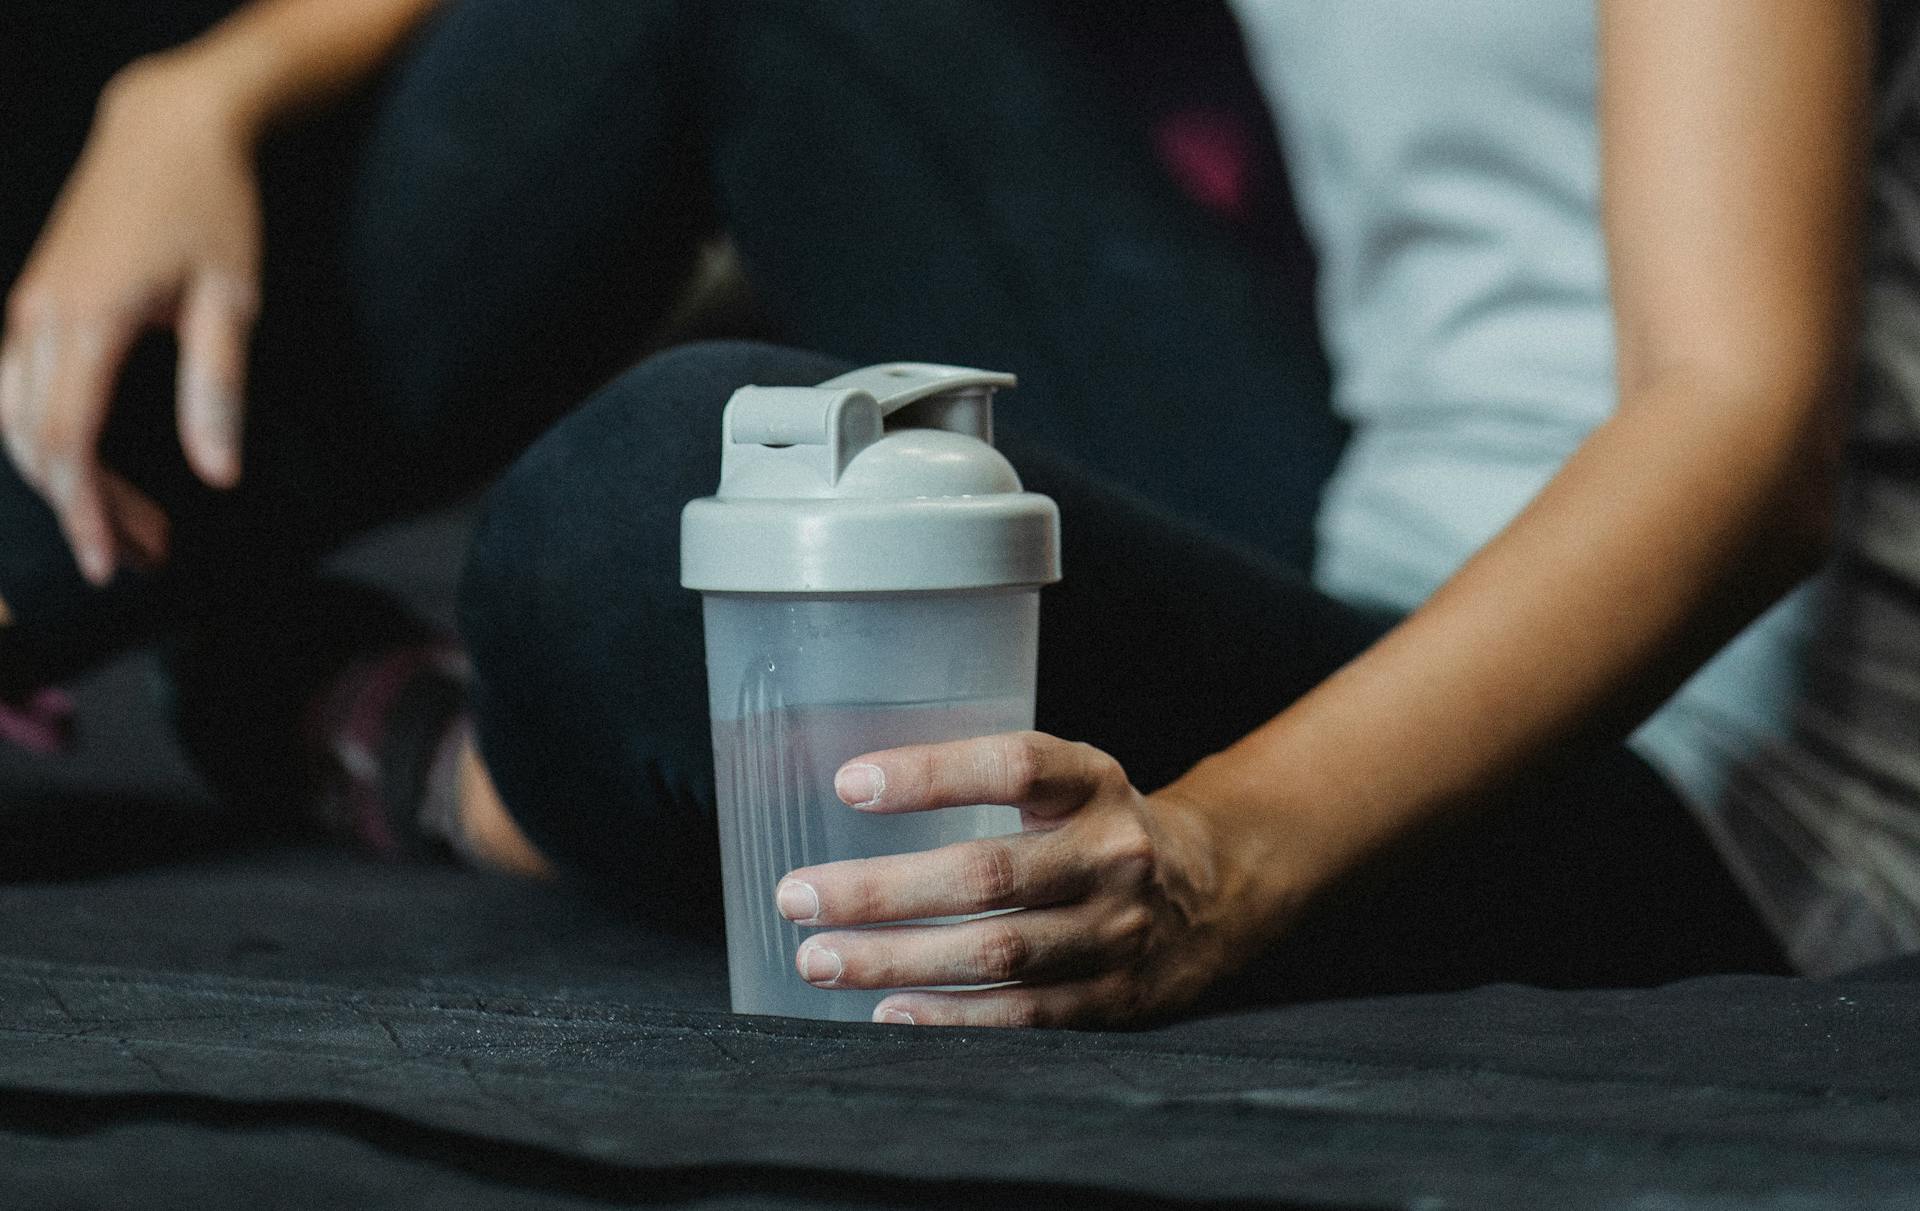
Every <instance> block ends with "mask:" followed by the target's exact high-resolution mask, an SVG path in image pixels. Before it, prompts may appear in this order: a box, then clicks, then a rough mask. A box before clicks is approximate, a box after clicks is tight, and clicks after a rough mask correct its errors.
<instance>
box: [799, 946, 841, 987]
mask: <svg viewBox="0 0 1920 1211" xmlns="http://www.w3.org/2000/svg"><path fill="white" fill-rule="evenodd" d="M845 970H846V964H844V963H842V962H841V961H840V952H839V951H837V950H828V949H827V948H826V947H824V946H822V945H820V944H819V943H818V942H813V941H809V942H807V943H806V944H805V945H803V946H802V947H801V948H800V974H801V975H802V976H804V977H806V981H807V983H809V984H831V983H833V982H834V981H836V980H838V979H839V978H840V973H841V972H842V971H845Z"/></svg>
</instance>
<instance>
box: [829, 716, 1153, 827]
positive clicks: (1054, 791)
mask: <svg viewBox="0 0 1920 1211" xmlns="http://www.w3.org/2000/svg"><path fill="white" fill-rule="evenodd" d="M1113 778H1124V775H1123V774H1121V773H1120V767H1119V765H1118V763H1116V762H1115V761H1114V760H1113V759H1112V758H1111V757H1108V756H1107V755H1106V754H1105V753H1102V752H1101V751H1100V750H1099V749H1096V748H1094V747H1093V746H1091V745H1087V744H1075V743H1073V742H1071V741H1067V740H1062V739H1060V738H1059V737H1057V736H1049V735H1046V734H1045V733H1043V732H1006V733H1002V734H1000V735H997V736H982V737H979V738H978V739H974V740H952V741H948V742H946V743H944V744H915V745H909V746H907V747H904V748H895V749H887V750H886V751H884V752H878V753H868V754H866V755H865V756H861V757H855V758H854V759H853V760H852V761H849V762H847V763H846V764H845V765H843V766H841V767H840V770H839V773H837V774H836V775H835V776H834V780H833V788H834V791H835V793H837V794H838V795H839V796H840V798H841V800H842V801H843V802H845V803H846V804H847V805H848V806H850V807H857V808H859V809H860V810H862V811H870V812H919V811H930V810H933V809H935V808H942V807H965V806H968V805H970V804H974V803H1005V804H1011V805H1012V806H1014V807H1018V808H1020V809H1021V810H1022V811H1025V812H1028V813H1031V814H1033V815H1037V816H1042V817H1050V816H1061V815H1065V814H1066V813H1068V812H1071V811H1073V810H1075V809H1076V808H1078V807H1080V806H1081V805H1082V804H1084V803H1085V802H1086V801H1087V800H1088V799H1089V798H1091V797H1092V796H1093V795H1094V793H1095V792H1096V791H1098V790H1099V789H1100V788H1101V787H1102V786H1103V785H1105V784H1106V783H1107V782H1108V781H1109V780H1110V779H1113Z"/></svg>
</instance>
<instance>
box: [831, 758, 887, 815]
mask: <svg viewBox="0 0 1920 1211" xmlns="http://www.w3.org/2000/svg"><path fill="white" fill-rule="evenodd" d="M886 789H887V775H886V773H885V772H884V771H882V770H881V768H880V767H879V766H877V765H867V764H865V763H864V762H863V763H861V764H859V765H843V766H841V767H840V772H839V773H838V774H835V775H834V778H833V790H834V793H835V794H837V795H839V796H840V798H841V800H842V801H844V802H845V803H846V804H848V805H849V806H851V807H872V806H873V805H874V804H876V803H878V802H880V795H881V794H882V792H884V791H885V790H886Z"/></svg>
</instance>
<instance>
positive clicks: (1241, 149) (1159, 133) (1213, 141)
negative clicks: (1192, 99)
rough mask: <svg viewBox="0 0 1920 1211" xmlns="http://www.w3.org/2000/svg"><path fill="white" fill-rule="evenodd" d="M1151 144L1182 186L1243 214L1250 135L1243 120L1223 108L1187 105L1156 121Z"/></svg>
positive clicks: (1228, 213)
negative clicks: (1189, 107)
mask: <svg viewBox="0 0 1920 1211" xmlns="http://www.w3.org/2000/svg"><path fill="white" fill-rule="evenodd" d="M1153 144H1154V150H1155V151H1156V152H1158V153H1159V156H1160V162H1161V163H1162V164H1165V165H1166V167H1167V170H1168V171H1169V172H1171V173H1172V174H1173V178H1174V180H1175V181H1176V182H1177V183H1178V184H1179V186H1180V189H1181V191H1182V192H1183V193H1185V194H1186V195H1187V196H1188V197H1190V198H1192V199H1193V200H1194V201H1195V202H1198V203H1199V204H1200V205H1202V206H1204V207H1206V208H1207V209H1208V210H1211V211H1213V212H1214V213H1216V214H1219V215H1222V216H1225V217H1226V218H1230V219H1243V218H1245V217H1246V210H1247V205H1248V200H1247V188H1248V182H1247V173H1248V167H1249V163H1250V161H1251V159H1252V137H1251V135H1250V133H1249V132H1248V130H1247V126H1246V120H1245V119H1244V118H1242V117H1241V116H1240V115H1239V114H1237V113H1234V112H1232V111H1230V110H1223V109H1187V110H1181V111H1179V112H1178V113H1173V114H1169V115H1167V116H1166V117H1165V118H1162V119H1161V120H1160V121H1159V122H1156V123H1155V124H1154V127H1153Z"/></svg>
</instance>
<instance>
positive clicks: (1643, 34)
mask: <svg viewBox="0 0 1920 1211" xmlns="http://www.w3.org/2000/svg"><path fill="white" fill-rule="evenodd" d="M1870 9H1871V5H1870V2H1869V0H1602V3H1601V12H1602V17H1603V20H1602V27H1601V28H1602V36H1601V42H1602V64H1603V65H1602V75H1603V86H1604V87H1603V94H1604V100H1603V105H1602V108H1603V114H1602V122H1603V128H1604V135H1605V139H1604V143H1605V166H1604V182H1605V190H1606V200H1605V209H1606V215H1605V219H1606V225H1607V234H1608V237H1609V243H1610V248H1611V256H1612V268H1613V292H1614V309H1615V313H1616V317H1617V320H1618V330H1619V338H1618V339H1619V377H1620V401H1619V407H1618V410H1617V412H1616V413H1615V415H1614V416H1613V417H1612V419H1610V420H1609V421H1608V422H1607V423H1606V424H1604V425H1602V426H1600V427H1599V428H1598V429H1597V430H1596V431H1595V432H1594V433H1593V434H1592V435H1591V436H1590V437H1589V438H1588V440H1587V441H1586V442H1585V443H1584V444H1583V445H1582V446H1581V448H1580V449H1579V450H1578V452H1577V453H1576V454H1575V455H1574V457H1573V458H1571V459H1570V460H1569V461H1568V462H1567V464H1566V466H1565V467H1563V468H1562V469H1561V471H1560V473H1559V474H1558V475H1556V476H1555V477H1554V479H1553V480H1552V482H1551V483H1550V484H1549V485H1548V486H1547V488H1546V489H1545V491H1543V492H1542V493H1541V495H1540V496H1539V497H1538V498H1537V499H1536V500H1535V501H1534V502H1533V503H1532V504H1531V505H1530V506H1529V507H1528V508H1527V509H1526V510H1525V511H1524V512H1523V513H1522V514H1521V515H1520V516H1519V517H1518V518H1516V519H1515V520H1514V521H1513V523H1512V524H1511V525H1510V526H1508V527H1507V529H1506V530H1505V531H1504V532H1502V533H1501V534H1500V535H1499V536H1498V537H1497V538H1495V539H1494V540H1493V541H1492V542H1491V543H1489V544H1488V545H1487V546H1486V547H1485V548H1484V549H1483V550H1482V551H1481V552H1480V553H1479V554H1478V555H1476V556H1475V557H1474V558H1473V559H1472V560H1471V561H1469V562H1468V563H1467V564H1466V566H1465V567H1463V568H1462V569H1461V570H1460V571H1459V572H1458V573H1457V574H1456V575H1455V576H1454V578H1453V579H1452V580H1451V581H1449V582H1448V583H1447V584H1446V585H1445V586H1443V587H1442V589H1441V590H1440V592H1438V593H1437V594H1435V596H1434V597H1433V599H1432V600H1431V601H1430V602H1429V603H1428V604H1427V605H1426V606H1425V607H1423V608H1422V609H1420V610H1419V611H1418V612H1417V613H1415V614H1414V616H1413V617H1412V618H1410V619H1409V620H1408V621H1407V622H1406V623H1404V624H1403V625H1402V626H1400V627H1399V628H1398V629H1396V630H1395V631H1394V632H1393V633H1392V634H1390V635H1388V636H1387V637H1386V638H1385V639H1384V640H1382V641H1381V642H1380V643H1379V644H1377V645H1375V647H1373V648H1372V649H1371V650H1369V651H1367V652H1366V653H1364V654H1363V655H1361V656H1360V657H1359V658H1358V659H1356V660H1354V661H1353V662H1352V663H1351V664H1349V665H1348V666H1347V667H1346V668H1345V669H1343V670H1342V671H1341V672H1339V673H1338V674H1336V675H1335V676H1334V677H1332V678H1330V679H1329V680H1328V681H1326V682H1325V683H1324V684H1323V685H1321V686H1320V687H1319V688H1317V689H1316V690H1315V691H1314V692H1313V693H1311V694H1309V695H1308V696H1307V697H1305V698H1303V699H1302V700H1301V701H1300V702H1299V703H1297V704H1296V705H1295V706H1294V707H1292V708H1291V709H1289V710H1287V711H1285V712H1284V713H1282V714H1281V715H1279V716H1278V717H1276V718H1275V719H1273V720H1272V721H1270V722H1269V723H1267V724H1266V725H1265V726H1263V727H1261V728H1260V729H1258V730H1257V731H1255V732H1254V733H1253V734H1251V735H1250V736H1248V737H1246V738H1245V739H1244V740H1242V741H1241V742H1240V743H1238V744H1236V745H1234V746H1233V747H1231V748H1229V749H1228V750H1227V751H1225V752H1224V753H1221V754H1219V755H1217V756H1215V757H1212V758H1209V759H1208V760H1206V761H1203V762H1202V763H1201V764H1200V765H1198V766H1197V767H1195V769H1194V770H1193V771H1192V772H1191V773H1189V774H1188V775H1187V776H1185V777H1184V778H1182V779H1180V780H1179V781H1178V782H1176V783H1175V784H1174V785H1172V786H1170V787H1167V788H1166V789H1164V790H1162V791H1160V792H1158V793H1156V794H1153V795H1141V794H1140V792H1139V791H1137V790H1136V789H1134V788H1133V787H1132V786H1131V785H1130V784H1129V782H1128V779H1127V777H1126V775H1125V773H1124V772H1123V771H1122V770H1121V768H1120V766H1119V765H1118V763H1116V762H1115V761H1114V760H1113V759H1112V758H1111V757H1108V756H1107V755H1105V754H1103V753H1100V752H1098V751H1097V750H1094V749H1092V748H1089V747H1088V746H1086V745H1075V744H1069V743H1067V742H1066V741H1062V740H1058V739H1055V738H1053V737H1049V736H1040V735H1036V734H1026V735H1014V736H993V737H987V738H985V739H981V740H968V741H959V742H955V743H953V744H947V745H929V746H921V747H915V748H903V749H895V750H892V751H889V752H884V753H874V754H868V755H866V756H863V757H858V758H855V760H854V762H853V763H851V764H849V765H848V766H845V767H843V768H842V770H841V775H842V777H843V778H845V779H847V782H846V784H845V785H844V786H843V787H842V788H841V797H842V798H843V799H845V800H846V801H847V802H848V803H849V804H856V805H859V807H860V809H861V810H865V811H889V812H891V811H923V810H928V809H935V808H940V807H944V806H951V805H954V804H963V803H1015V804H1018V805H1019V806H1020V807H1022V809H1023V810H1024V811H1025V813H1026V817H1027V820H1028V822H1029V830H1028V831H1026V832H1024V833H1021V834H1019V835H1018V836H1015V837H1008V838H996V839H992V840H987V841H974V842H967V843H964V844H961V845H956V846H950V847H948V848H947V849H945V850H936V851H934V852H932V853H929V854H912V855H903V856H900V857H894V858H877V859H869V860H866V861H862V862H840V863H832V864H829V865H825V866H816V867H809V868H804V869H802V870H798V871H795V872H793V873H792V874H791V875H790V876H788V878H787V880H786V881H785V882H783V884H782V887H781V893H780V896H779V903H780V905H781V907H782V911H783V912H785V913H786V915H787V916H788V917H789V918H791V919H795V920H801V921H803V922H804V923H806V924H809V925H821V926H827V927H829V928H828V930H827V931H826V932H823V933H820V934H816V935H814V936H813V937H811V938H809V939H808V940H807V941H806V943H804V944H803V945H802V947H801V949H800V953H799V954H798V955H796V958H795V962H796V966H797V967H798V969H799V971H800V974H801V975H802V976H803V977H804V978H807V979H809V980H813V981H814V982H816V983H821V984H822V985H823V986H826V987H834V988H848V987H855V988H857V987H883V988H897V987H902V986H918V987H923V988H924V987H926V986H930V985H942V984H970V983H989V982H996V981H1001V980H1007V979H1014V980H1019V981H1021V982H1020V983H1018V984H1014V985H1011V986H1003V987H996V988H989V989H983V990H978V991H966V992H934V991H916V992H904V993H896V994H894V995H891V996H889V997H888V998H887V999H886V1000H885V1001H884V1002H882V1004H881V1006H880V1008H879V1010H878V1014H879V1016H880V1017H881V1019H882V1020H887V1021H902V1022H905V1021H911V1022H914V1023H917V1024H921V1025H926V1024H930V1023H941V1024H972V1025H1031V1024H1040V1025H1076V1024H1078V1025H1084V1024H1092V1023H1105V1022H1132V1021H1137V1020H1139V1019H1140V1018H1143V1017H1152V1016H1156V1015H1158V1014H1163V1013H1165V1012H1168V1011H1169V1010H1172V1009H1177V1008H1180V1007H1181V1006H1183V1005H1185V1004H1186V1003H1188V1002H1189V1001H1191V1000H1192V999H1193V997H1194V996H1195V995H1197V993H1198V991H1199V990H1200V989H1203V988H1204V987H1206V986H1207V985H1208V984H1209V983H1210V982H1211V981H1213V980H1216V979H1218V978H1219V976H1220V975H1221V974H1223V973H1224V972H1225V971H1227V970H1229V969H1231V968H1232V967H1233V966H1235V965H1236V964H1237V963H1239V962H1241V961H1243V960H1244V959H1245V958H1246V957H1247V956H1248V955H1249V954H1250V953H1251V952H1252V951H1254V950H1256V949H1257V948H1259V947H1260V946H1261V945H1263V944H1265V943H1266V942H1268V941H1270V940H1272V939H1273V937H1274V936H1275V935H1276V934H1278V933H1280V932H1281V931H1283V930H1284V929H1285V927H1286V926H1287V924H1288V923H1289V921H1290V920H1291V919H1292V918H1293V917H1294V915H1295V914H1296V913H1297V911H1298V909H1299V908H1300V906H1301V905H1302V904H1303V903H1304V902H1305V901H1306V900H1307V899H1308V898H1310V897H1311V896H1312V895H1313V894H1314V893H1315V892H1316V891H1317V890H1319V889H1321V888H1323V887H1325V886H1327V885H1328V884H1329V883H1330V882H1332V881H1333V880H1335V879H1337V878H1338V877H1339V876H1340V875H1341V874H1342V873H1343V872H1344V871H1346V870H1349V869H1351V868H1352V867H1353V866H1354V865H1355V864H1356V863H1358V862H1360V861H1361V860H1362V859H1363V858H1365V857H1366V856H1367V855H1368V853H1369V852H1371V851H1373V850H1375V849H1377V848H1379V847H1380V846H1382V845H1384V844H1385V843H1387V842H1388V841H1390V840H1391V839H1393V838H1395V837H1397V836H1401V835H1403V834H1406V833H1408V832H1409V831H1410V830H1412V829H1414V828H1415V827H1416V826H1418V825H1419V824H1420V823H1421V822H1422V821H1424V820H1427V819H1430V818H1432V817H1435V816H1438V815H1441V814H1444V813H1447V812H1450V811H1454V810H1458V809H1461V808H1464V807H1467V806H1469V805H1471V804H1472V803H1474V802H1475V801H1476V800H1482V799H1484V798H1486V797H1487V796H1488V795H1489V793H1491V792H1493V791H1494V790H1496V789H1497V788H1499V787H1501V786H1502V784H1503V783H1507V782H1509V780H1510V779H1511V778H1512V777H1513V776H1514V775H1515V774H1517V773H1519V772H1520V771H1522V770H1524V769H1526V768H1527V767H1528V766H1529V765H1532V764H1534V763H1536V762H1538V761H1540V760H1541V759H1542V758H1543V757H1546V756H1549V755H1552V754H1555V753H1559V752H1563V751H1564V750H1565V749H1566V748H1567V747H1568V746H1571V745H1579V744H1582V743H1587V742H1590V741H1594V740H1601V739H1614V738H1617V737H1618V736H1620V735H1621V734H1623V733H1624V732H1625V730H1626V729H1627V728H1628V727H1630V726H1631V725H1632V723H1633V722H1634V721H1635V720H1637V719H1639V718H1640V717H1641V716H1642V715H1644V714H1645V713H1646V712H1647V711H1648V710H1649V709H1651V708H1652V707H1653V706H1654V705H1655V704H1656V703H1657V702H1659V701H1660V699H1661V698H1662V697H1663V696H1664V695H1666V694H1667V693H1668V692H1670V691H1671V690H1672V689H1673V688H1674V687H1676V686H1677V685H1678V684H1679V683H1680V681H1681V680H1682V679H1684V678H1685V677H1686V676H1687V675H1688V673H1690V672H1691V671H1692V670H1693V669H1694V668H1696V667H1697V666H1698V665H1699V664H1700V663H1701V662H1702V661H1704V660H1705V659H1706V658H1707V657H1708V656H1709V655H1710V654H1711V653H1712V652H1713V651H1715V650H1716V649H1717V648H1718V647H1719V646H1720V645H1721V644H1722V643H1724V642H1725V641H1726V640H1727V639H1728V638H1729V637H1730V636H1732V635H1733V634H1734V633H1735V632H1736V631H1737V630H1738V629H1739V628H1740V627H1742V626H1743V625H1744V624H1746V623H1747V622H1748V621H1749V620H1751V619H1752V618H1753V617H1755V616H1756V615H1757V614H1758V613H1759V612H1760V611H1761V610H1763V609H1765V608H1766V607H1767V605H1768V604H1770V603H1771V602H1772V601H1774V600H1775V599H1776V598H1777V597H1779V596H1780V595H1781V594H1782V593H1783V592H1785V591H1786V589H1787V588H1788V587H1789V586H1791V585H1792V584H1793V582H1794V581H1796V580H1797V579H1798V578H1799V577H1800V576H1802V575H1804V574H1805V572H1806V571H1808V570H1809V569H1810V568H1811V567H1812V566H1813V564H1814V561H1815V560H1816V558H1817V557H1818V555H1819V553H1820V551H1821V549H1822V543H1823V540H1824V534H1825V529H1826V524H1827V521H1826V519H1827V515H1828V512H1829V508H1830V505H1829V500H1830V496H1831V494H1832V491H1833V479H1834V466H1833V464H1834V462H1835V455H1836V453H1837V441H1836V438H1837V436H1838V433H1839V423H1838V421H1839V415H1840V402H1841V400H1842V399H1843V398H1844V394H1845V389H1846V380H1847V370H1848V366H1849V363H1850V360H1851V358H1850V350H1849V345H1850V341H1849V332H1850V329H1851V326H1852V325H1851V319H1852V312H1853V296H1854V292H1855V243H1856V239H1857V232H1858V227H1859V219H1858V210H1859V208H1860V202H1861V194H1862V189H1861V185H1862V175H1863V174H1862V165H1863V161H1864V159H1865V151H1864V147H1865V141H1866V131H1867V83H1868V74H1869V66H1868V55H1869V19H1870ZM1551 806H1552V805H1550V804H1542V805H1540V809H1541V810H1550V809H1551ZM1007 907H1026V908H1029V909H1031V910H1032V911H1028V912H1021V913H1011V914H1005V915H1000V916H995V917H988V918H985V919H981V920H975V921H970V922H966V923H962V924H956V925H947V926H940V927H936V928H933V929H918V930H915V929H906V930H897V931H874V930H865V929H857V928H856V929H849V930H844V931H842V930H839V929H838V927H840V926H866V925H873V924H877V923H882V922H892V921H902V920H909V919H916V918H924V917H935V916H943V915H952V914H958V913H968V912H978V911H981V910H983V909H993V908H1007Z"/></svg>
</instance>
